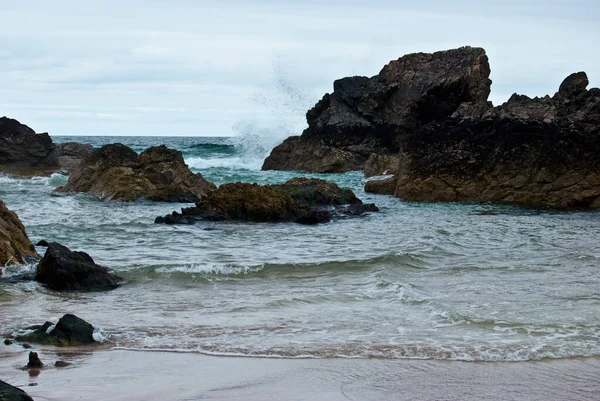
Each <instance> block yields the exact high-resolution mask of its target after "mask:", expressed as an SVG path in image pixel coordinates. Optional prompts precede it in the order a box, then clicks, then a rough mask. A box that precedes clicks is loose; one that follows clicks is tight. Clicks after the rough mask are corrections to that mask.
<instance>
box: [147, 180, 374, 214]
mask: <svg viewBox="0 0 600 401" xmlns="http://www.w3.org/2000/svg"><path fill="white" fill-rule="evenodd" d="M342 205H345V206H342ZM368 211H377V208H376V207H375V205H372V204H370V205H364V204H363V203H362V201H361V200H360V199H358V198H357V197H356V196H355V195H354V193H353V192H352V191H350V190H349V189H342V188H340V187H338V186H337V185H336V184H334V183H332V182H328V181H323V180H320V179H309V178H294V179H291V180H289V181H287V182H286V183H285V184H281V185H265V186H261V185H258V184H248V183H241V182H237V183H232V184H223V185H221V186H220V187H219V189H217V190H216V191H214V192H212V193H211V194H210V195H208V196H207V197H206V198H204V199H202V200H201V201H200V202H198V203H196V206H195V207H190V208H184V209H182V213H181V214H179V213H176V212H174V213H173V214H171V215H168V216H165V217H158V218H157V219H156V222H157V223H167V224H193V223H194V222H195V221H196V219H204V220H210V221H252V222H291V221H295V222H297V223H301V224H316V223H321V222H327V221H329V220H330V219H331V217H332V216H334V215H336V214H362V213H365V212H368Z"/></svg>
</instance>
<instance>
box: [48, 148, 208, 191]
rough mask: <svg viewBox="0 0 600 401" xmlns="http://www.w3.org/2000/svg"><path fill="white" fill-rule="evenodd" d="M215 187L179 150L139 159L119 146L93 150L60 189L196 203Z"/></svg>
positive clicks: (147, 153) (150, 151) (149, 152)
mask: <svg viewBox="0 0 600 401" xmlns="http://www.w3.org/2000/svg"><path fill="white" fill-rule="evenodd" d="M215 188H216V186H215V185H214V184H212V183H210V182H208V181H206V180H205V179H204V177H202V175H201V174H199V173H196V174H194V173H192V172H191V171H190V170H189V168H188V166H187V165H186V164H185V162H184V160H183V155H182V154H181V152H180V151H178V150H174V149H169V148H167V147H166V146H164V145H162V146H153V147H151V148H149V149H148V150H146V151H144V152H142V153H141V154H140V155H139V156H138V154H137V153H136V152H134V151H133V150H132V149H130V148H129V147H127V146H125V145H122V144H119V143H116V144H111V145H105V146H103V147H101V148H100V149H97V150H94V151H93V152H92V154H91V155H90V156H89V157H87V158H86V159H85V160H84V161H83V162H82V163H81V164H80V166H79V169H78V170H77V171H75V172H73V173H72V174H71V175H70V176H69V181H68V183H67V184H66V185H65V186H64V187H61V188H58V189H57V190H58V191H60V192H88V193H92V194H95V195H97V196H98V197H99V198H100V199H102V200H120V201H133V200H136V199H139V198H146V199H150V200H155V201H164V202H197V201H199V200H200V199H201V198H203V197H204V196H206V195H207V194H208V193H210V192H211V191H213V190H214V189H215Z"/></svg>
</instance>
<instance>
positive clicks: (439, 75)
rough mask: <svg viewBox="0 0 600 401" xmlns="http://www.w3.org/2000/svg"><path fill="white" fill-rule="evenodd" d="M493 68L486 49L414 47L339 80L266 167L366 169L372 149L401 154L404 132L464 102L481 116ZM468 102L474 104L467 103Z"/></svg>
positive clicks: (327, 170) (449, 112) (331, 170)
mask: <svg viewBox="0 0 600 401" xmlns="http://www.w3.org/2000/svg"><path fill="white" fill-rule="evenodd" d="M489 74H490V67H489V64H488V58H487V56H486V54H485V51H484V50H483V49H480V48H472V47H463V48H460V49H454V50H448V51H443V52H437V53H433V54H426V53H416V54H409V55H406V56H404V57H401V58H399V59H398V60H394V61H391V62H390V63H389V64H388V65H386V66H385V67H384V68H383V69H382V70H381V72H380V73H379V74H378V75H376V76H374V77H371V78H367V77H349V78H343V79H340V80H337V81H335V82H334V90H333V93H331V94H326V95H325V96H324V97H323V98H322V99H321V100H320V101H319V102H318V103H317V104H316V105H315V107H313V108H312V109H311V110H309V111H308V113H307V114H306V119H307V122H308V128H307V129H306V130H305V131H304V132H303V133H302V136H300V137H298V138H290V139H288V140H286V141H285V142H284V143H283V144H281V145H279V146H278V147H276V148H275V149H273V151H272V152H271V154H270V155H269V157H267V159H266V160H265V162H264V165H263V169H264V170H300V171H307V172H314V173H341V172H346V171H351V170H362V169H364V166H365V162H366V161H367V160H368V159H369V157H371V155H372V154H377V155H392V156H395V155H397V153H398V151H399V149H400V142H399V139H400V136H401V135H402V134H404V133H406V132H411V131H413V130H415V129H417V128H418V127H420V126H422V125H424V124H428V123H430V122H432V121H437V120H440V119H444V118H446V117H448V116H450V115H452V114H453V113H455V112H456V111H457V110H458V109H459V107H461V105H462V108H463V112H464V111H466V110H467V109H468V111H469V114H470V115H475V116H477V115H481V114H482V113H483V112H484V111H485V110H486V109H487V108H488V107H489V105H488V103H487V98H488V95H489V93H490V85H491V80H490V79H489ZM465 105H468V106H465Z"/></svg>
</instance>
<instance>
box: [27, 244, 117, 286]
mask: <svg viewBox="0 0 600 401" xmlns="http://www.w3.org/2000/svg"><path fill="white" fill-rule="evenodd" d="M35 279H36V280H37V281H38V282H40V283H42V284H46V285H47V286H48V288H50V289H52V290H56V291H104V290H112V289H114V288H116V287H117V286H118V284H119V281H120V278H119V277H118V276H117V275H115V274H113V273H111V272H110V271H109V270H108V269H107V268H106V267H104V266H100V265H97V264H96V263H95V262H94V259H92V257H91V256H90V255H88V254H87V253H85V252H73V251H71V250H70V249H69V248H67V247H66V246H64V245H61V244H59V243H56V242H51V243H50V244H48V249H47V250H46V253H45V254H44V257H43V258H42V260H41V261H40V263H39V264H38V266H37V269H36V274H35Z"/></svg>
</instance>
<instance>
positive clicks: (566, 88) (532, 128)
mask: <svg viewBox="0 0 600 401" xmlns="http://www.w3.org/2000/svg"><path fill="white" fill-rule="evenodd" d="M587 83H588V80H587V76H586V75H585V73H582V72H580V73H576V74H572V75H571V76H569V77H568V78H567V79H565V81H564V82H563V83H562V85H561V86H560V89H559V91H558V92H557V93H556V94H555V95H554V96H553V97H549V96H546V97H544V98H534V99H531V98H529V97H527V96H522V95H516V94H515V95H513V96H512V97H511V98H510V99H509V100H508V101H507V102H506V103H504V104H503V105H501V106H498V107H496V108H489V109H488V110H487V111H486V112H485V114H484V116H483V117H481V118H474V117H473V116H471V115H467V116H466V117H465V116H463V115H461V113H460V112H457V113H456V114H455V115H453V116H451V117H449V118H446V119H443V120H440V121H435V122H432V123H431V124H427V125H425V126H423V127H420V128H419V129H417V130H415V131H413V132H411V133H409V134H407V135H405V136H403V137H402V141H401V146H400V152H399V158H400V163H399V167H398V173H397V175H396V178H395V179H396V184H395V186H394V189H393V191H391V192H390V193H393V194H395V195H396V196H397V197H400V198H403V199H407V200H416V201H484V202H500V203H514V204H523V205H531V206H550V207H558V208H599V207H600V170H599V166H600V89H590V90H589V91H588V90H586V87H587ZM367 189H369V188H367Z"/></svg>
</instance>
